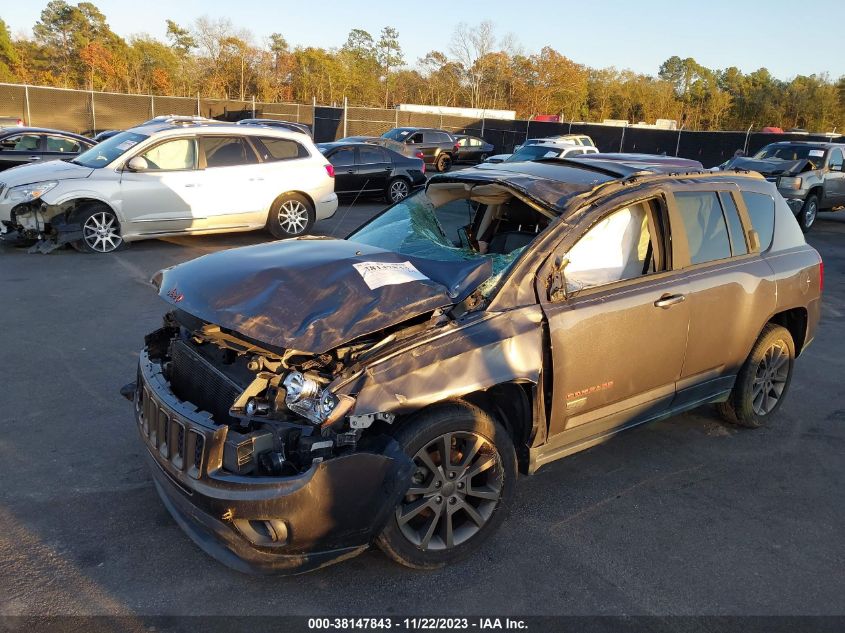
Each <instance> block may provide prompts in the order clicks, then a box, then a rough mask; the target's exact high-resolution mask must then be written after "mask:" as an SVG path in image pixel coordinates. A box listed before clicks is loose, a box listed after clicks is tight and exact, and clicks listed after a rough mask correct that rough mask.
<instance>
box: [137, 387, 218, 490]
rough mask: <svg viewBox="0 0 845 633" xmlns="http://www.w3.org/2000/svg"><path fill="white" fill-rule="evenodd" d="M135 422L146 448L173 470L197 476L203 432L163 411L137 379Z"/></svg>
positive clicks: (201, 464) (148, 389) (201, 452)
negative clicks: (191, 427) (168, 463)
mask: <svg viewBox="0 0 845 633" xmlns="http://www.w3.org/2000/svg"><path fill="white" fill-rule="evenodd" d="M135 408H136V412H137V414H138V415H137V417H138V426H139V427H140V430H141V434H142V435H143V436H144V438H145V439H146V441H147V444H148V445H149V447H150V449H151V450H153V451H155V452H157V453H158V455H159V458H160V459H162V460H164V461H167V462H170V463H171V464H172V465H173V467H174V468H175V469H176V470H179V471H182V472H185V473H187V474H188V475H190V476H191V477H193V478H194V479H198V478H199V476H200V473H201V472H202V468H203V463H204V461H205V460H204V454H205V436H203V435H202V434H201V433H199V432H197V431H195V430H193V429H189V428H186V425H185V422H183V421H181V420H179V419H178V418H177V417H176V416H175V415H174V414H173V413H172V412H169V411H167V410H166V409H165V408H164V407H163V406H162V405H161V404H159V403H158V401H157V400H156V399H155V397H154V396H153V395H152V394H151V391H150V388H149V387H148V386H147V385H145V384H143V382H141V381H140V380H139V382H138V389H137V391H136V395H135Z"/></svg>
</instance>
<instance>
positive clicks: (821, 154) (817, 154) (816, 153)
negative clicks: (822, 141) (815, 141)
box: [810, 149, 824, 157]
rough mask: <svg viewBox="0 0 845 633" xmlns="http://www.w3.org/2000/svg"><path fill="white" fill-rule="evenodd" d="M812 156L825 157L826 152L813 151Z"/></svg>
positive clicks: (821, 150) (811, 151)
mask: <svg viewBox="0 0 845 633" xmlns="http://www.w3.org/2000/svg"><path fill="white" fill-rule="evenodd" d="M810 156H819V157H821V156H824V150H823V149H811V150H810Z"/></svg>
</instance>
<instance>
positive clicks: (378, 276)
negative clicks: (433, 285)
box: [352, 262, 428, 290]
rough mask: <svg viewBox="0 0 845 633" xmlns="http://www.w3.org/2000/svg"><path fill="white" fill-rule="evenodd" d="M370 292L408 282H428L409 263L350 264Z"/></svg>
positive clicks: (426, 278)
mask: <svg viewBox="0 0 845 633" xmlns="http://www.w3.org/2000/svg"><path fill="white" fill-rule="evenodd" d="M352 265H353V266H354V267H355V270H357V271H358V274H359V275H361V278H362V279H363V280H364V283H365V284H367V286H368V287H369V289H370V290H375V289H376V288H381V287H382V286H394V285H396V284H404V283H408V282H409V281H428V277H426V276H425V275H423V274H422V273H421V272H420V271H419V270H417V269H416V267H415V266H414V265H413V264H412V263H411V262H396V263H394V262H361V263H360V264H352Z"/></svg>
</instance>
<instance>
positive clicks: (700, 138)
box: [0, 83, 830, 167]
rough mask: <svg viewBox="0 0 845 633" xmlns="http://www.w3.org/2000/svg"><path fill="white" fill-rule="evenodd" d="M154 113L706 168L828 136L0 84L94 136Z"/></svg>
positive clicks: (17, 105) (12, 108)
mask: <svg viewBox="0 0 845 633" xmlns="http://www.w3.org/2000/svg"><path fill="white" fill-rule="evenodd" d="M162 114H176V115H201V116H205V117H209V118H215V119H221V120H225V121H238V120H240V119H245V118H253V117H257V118H266V119H276V120H281V121H293V122H296V123H304V124H306V125H308V126H310V127H311V129H312V130H313V133H314V140H315V141H316V142H318V143H319V142H325V141H334V140H337V139H340V138H344V137H347V136H380V135H381V134H383V133H385V132H387V131H388V130H390V129H392V128H394V127H431V128H438V129H442V130H446V131H447V132H452V133H461V134H470V135H473V136H478V137H482V138H484V139H485V140H486V141H487V142H489V143H492V144H493V146H494V147H495V150H494V151H495V152H496V153H506V152H512V151H513V149H514V147H515V146H516V145H519V144H521V143H524V142H525V140H526V139H528V138H536V137H543V136H553V135H558V134H570V133H572V134H574V133H578V134H588V135H590V137H592V139H593V141H594V142H595V144H596V146H597V147H598V148H599V150H600V151H602V152H640V153H649V154H663V153H665V154H667V155H670V156H682V157H684V158H693V159H696V160H699V161H701V162H702V163H703V164H704V165H705V166H706V167H709V166H712V165H716V164H719V163H721V162H723V161H725V160H727V159H729V158H730V157H732V156H733V154H734V152H736V151H737V150H743V151H745V152H747V153H749V154H751V153H753V152H756V151H757V150H758V149H760V148H761V147H763V146H764V145H766V144H768V143H771V142H772V141H774V140H830V139H826V138H825V137H822V136H807V135H801V136H794V135H789V134H779V135H777V136H775V137H773V136H772V135H771V134H759V133H755V134H749V133H748V132H690V131H684V130H661V129H653V128H651V129H650V128H638V127H615V126H608V125H599V124H595V123H580V122H577V123H576V122H569V123H566V122H561V123H556V122H547V121H525V120H499V119H476V118H471V117H459V116H450V115H441V114H424V113H419V112H409V111H407V110H396V109H387V108H367V107H354V106H353V107H349V106H348V105H347V106H344V107H334V106H332V107H329V106H318V105H316V104H311V105H306V104H298V103H265V102H260V101H255V100H252V99H250V100H239V99H208V98H205V97H201V96H199V95H198V96H197V97H161V96H154V95H132V94H119V93H109V92H93V91H87V90H70V89H64V88H47V87H42V86H24V85H20V84H6V83H0V116H10V117H16V118H20V119H23V120H24V121H25V122H26V125H31V126H37V127H47V128H56V129H62V130H68V131H71V132H77V133H79V134H86V135H89V136H93V135H95V134H96V133H97V132H101V131H103V130H113V129H126V128H130V127H133V126H135V125H138V124H139V123H141V122H143V121H146V120H148V119H151V118H152V117H154V116H157V115H162Z"/></svg>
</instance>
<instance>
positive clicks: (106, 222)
mask: <svg viewBox="0 0 845 633" xmlns="http://www.w3.org/2000/svg"><path fill="white" fill-rule="evenodd" d="M75 216H76V217H78V218H79V225H80V226H81V227H82V239H81V240H76V241H75V242H71V246H73V248H75V249H76V250H78V251H79V252H81V253H95V254H99V255H102V254H104V253H114V252H115V251H118V250H120V249H121V248H122V247H123V246H124V242H123V238H122V237H121V236H120V221H119V220H118V219H117V215H115V212H114V211H112V210H111V209H110V208H109V207H108V206H106V205H105V204H97V203H93V204H87V205H84V206H82V207H81V208H79V209H78V210H77V211H76V213H75Z"/></svg>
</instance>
